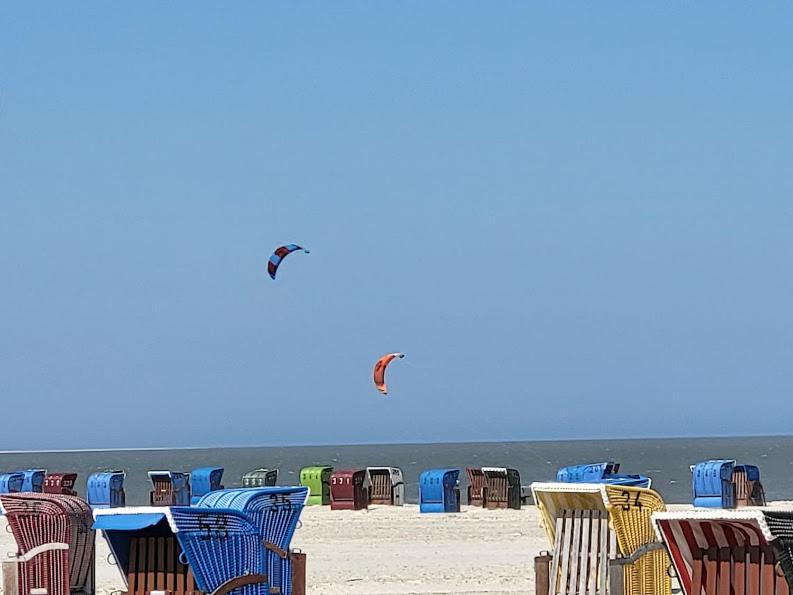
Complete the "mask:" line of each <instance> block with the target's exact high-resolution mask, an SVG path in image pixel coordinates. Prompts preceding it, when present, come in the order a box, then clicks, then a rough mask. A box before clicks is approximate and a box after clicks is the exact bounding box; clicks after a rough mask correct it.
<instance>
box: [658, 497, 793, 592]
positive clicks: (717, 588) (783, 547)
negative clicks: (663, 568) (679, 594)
mask: <svg viewBox="0 0 793 595" xmlns="http://www.w3.org/2000/svg"><path fill="white" fill-rule="evenodd" d="M653 523H654V524H655V528H656V531H657V532H658V535H659V536H660V538H661V539H663V541H664V543H665V544H666V547H667V549H668V550H669V555H670V557H671V558H672V563H673V564H674V567H675V571H676V572H677V575H678V578H679V580H680V585H681V587H682V589H683V591H684V593H685V595H789V593H790V589H791V579H793V565H792V564H791V555H790V554H791V544H793V512H789V511H771V510H759V509H757V510H741V511H738V510H693V511H681V512H661V513H656V514H654V515H653Z"/></svg>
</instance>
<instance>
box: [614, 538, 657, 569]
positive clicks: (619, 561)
mask: <svg viewBox="0 0 793 595" xmlns="http://www.w3.org/2000/svg"><path fill="white" fill-rule="evenodd" d="M661 549H664V544H663V543H661V542H659V541H656V542H653V543H647V544H645V545H643V546H641V547H640V548H639V549H637V550H636V551H635V552H633V553H632V554H631V555H630V556H627V557H624V558H615V559H614V560H612V564H614V565H616V566H626V565H628V564H635V563H636V561H638V560H639V558H641V557H642V556H644V555H646V554H649V553H651V552H655V551H657V550H661Z"/></svg>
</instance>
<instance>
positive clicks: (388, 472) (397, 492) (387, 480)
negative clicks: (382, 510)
mask: <svg viewBox="0 0 793 595" xmlns="http://www.w3.org/2000/svg"><path fill="white" fill-rule="evenodd" d="M366 471H367V472H368V473H369V479H370V480H371V482H372V486H371V490H370V497H369V500H370V502H371V503H372V504H391V505H394V506H402V505H403V504H404V503H405V480H404V477H403V475H402V469H399V468H398V467H367V468H366Z"/></svg>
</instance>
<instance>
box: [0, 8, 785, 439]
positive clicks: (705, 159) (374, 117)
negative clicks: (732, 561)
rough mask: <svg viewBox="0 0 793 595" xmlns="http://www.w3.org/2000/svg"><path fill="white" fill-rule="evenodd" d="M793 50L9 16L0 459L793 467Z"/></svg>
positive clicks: (490, 27)
mask: <svg viewBox="0 0 793 595" xmlns="http://www.w3.org/2000/svg"><path fill="white" fill-rule="evenodd" d="M792 26H793V6H791V5H790V4H786V3H769V4H764V5H762V6H759V5H756V4H747V3H744V2H735V3H729V2H727V3H718V4H716V3H663V4H650V3H612V4H608V5H603V4H597V5H593V4H590V3H563V4H562V3H550V2H549V3H532V4H525V3H499V4H491V3H467V2H462V3H461V2H454V3H443V2H438V3H432V4H427V3H420V2H408V3H363V2H361V3H352V2H350V3H340V4H335V5H331V4H328V3H300V4H299V5H295V4H294V3H284V4H280V5H276V4H274V3H247V4H246V3H236V4H235V5H234V6H233V7H228V6H223V7H222V6H220V5H217V4H212V3H198V2H190V3H168V4H167V5H164V4H162V3H153V2H150V3H145V2H144V3H135V4H134V5H117V4H116V5H112V6H111V5H108V4H102V3H93V4H89V3H83V4H80V5H67V4H61V3H49V4H48V3H41V4H37V5H36V6H30V5H28V4H26V3H17V4H16V5H10V4H4V5H3V6H2V7H0V398H2V400H3V414H2V417H3V420H4V422H3V431H2V433H0V449H3V450H7V449H39V448H40V449H45V448H92V447H133V446H186V445H218V444H235V445H236V444H306V443H313V444H317V443H357V442H402V441H450V440H523V439H526V440H531V439H545V438H590V437H617V436H620V437H623V436H648V435H652V436H670V435H671V436H676V435H714V434H717V435H731V434H765V433H789V432H790V424H789V420H790V419H791V416H793V399H791V392H792V391H793V367H792V366H791V362H792V361H793V310H792V308H791V305H792V304H793V277H792V276H791V267H790V260H791V256H793V171H792V170H793V161H791V154H793V117H791V115H792V114H791V106H793V76H792V75H793V42H791V39H790V31H791V27H792ZM287 242H297V243H301V244H303V245H305V246H307V247H308V248H310V249H311V251H312V253H311V254H310V255H303V254H299V255H293V256H292V257H290V258H289V260H288V262H286V263H285V265H284V266H283V267H282V270H281V272H280V275H279V279H278V280H277V281H276V282H272V281H271V280H270V278H269V277H268V276H267V273H266V261H267V258H268V256H269V254H270V252H271V251H272V249H273V248H274V247H275V246H277V245H279V244H281V243H287ZM394 350H399V351H404V352H405V353H407V358H406V359H405V360H402V361H398V362H395V363H394V364H393V365H392V367H391V369H390V370H389V378H388V380H389V385H390V388H391V395H390V396H389V397H388V398H383V397H381V396H379V394H378V393H377V392H376V391H375V390H374V388H373V386H372V383H371V368H372V365H373V363H374V361H375V359H376V358H377V357H378V356H380V355H382V354H383V353H386V352H388V351H394Z"/></svg>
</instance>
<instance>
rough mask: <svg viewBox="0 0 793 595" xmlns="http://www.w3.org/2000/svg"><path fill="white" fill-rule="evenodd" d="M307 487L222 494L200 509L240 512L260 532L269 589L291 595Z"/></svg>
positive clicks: (208, 498)
mask: <svg viewBox="0 0 793 595" xmlns="http://www.w3.org/2000/svg"><path fill="white" fill-rule="evenodd" d="M308 493H309V492H308V488H305V487H264V488H256V489H250V488H247V489H246V488H237V489H228V490H219V491H216V492H210V493H209V494H207V495H205V496H204V497H203V498H201V500H200V501H199V503H198V506H199V507H206V508H229V509H233V510H239V511H241V512H243V513H245V514H246V515H248V517H249V518H250V519H251V521H252V522H253V524H254V526H255V527H256V528H257V530H258V531H259V536H260V538H261V541H262V543H263V544H264V547H265V549H266V550H267V552H266V566H267V575H268V577H269V579H270V585H271V587H272V588H274V589H280V592H281V593H282V595H290V594H291V588H292V575H293V567H292V558H291V556H290V554H289V546H290V544H291V542H292V537H293V536H294V533H295V530H296V529H297V524H298V522H299V520H300V515H301V513H302V512H303V508H304V507H305V505H306V503H307V500H308Z"/></svg>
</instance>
